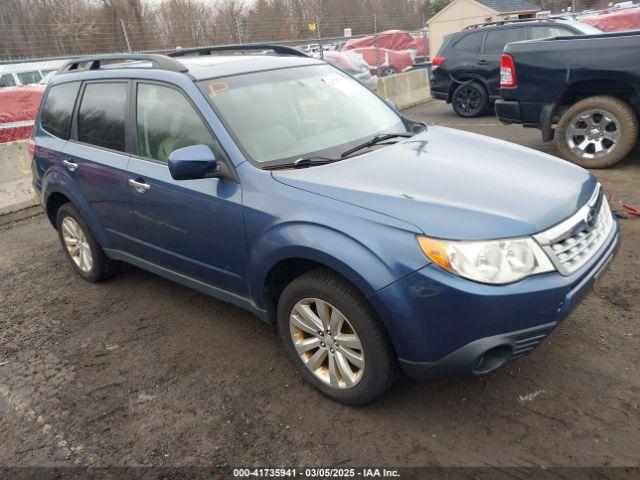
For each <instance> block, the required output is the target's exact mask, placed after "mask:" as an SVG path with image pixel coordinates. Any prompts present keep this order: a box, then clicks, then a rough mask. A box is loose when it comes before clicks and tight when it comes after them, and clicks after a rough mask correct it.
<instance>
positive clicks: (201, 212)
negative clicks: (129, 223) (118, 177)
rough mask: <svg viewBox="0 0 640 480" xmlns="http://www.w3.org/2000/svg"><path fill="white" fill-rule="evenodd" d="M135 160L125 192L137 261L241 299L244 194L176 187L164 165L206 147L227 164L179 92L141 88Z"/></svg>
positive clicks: (226, 184)
mask: <svg viewBox="0 0 640 480" xmlns="http://www.w3.org/2000/svg"><path fill="white" fill-rule="evenodd" d="M134 116H135V134H134V135H132V137H133V138H135V139H136V141H135V146H134V147H135V151H136V152H137V155H134V156H132V158H131V161H130V162H129V182H130V185H129V191H130V193H131V199H132V202H131V203H132V209H133V214H134V219H135V223H136V225H137V237H138V239H139V240H140V241H141V242H143V243H142V244H141V245H140V246H139V247H138V252H137V254H138V255H139V256H141V257H142V258H144V259H146V260H148V261H151V262H154V263H156V264H158V265H161V266H163V267H165V268H169V269H171V270H174V271H178V272H180V273H183V274H185V275H189V276H192V277H196V278H198V279H199V280H201V281H204V282H206V283H209V284H211V285H215V286H217V287H219V288H222V289H225V290H228V291H232V292H234V293H237V294H240V295H246V294H247V293H248V284H247V282H246V278H247V275H246V269H247V249H246V241H245V237H244V221H243V210H242V192H241V189H240V185H238V184H237V183H234V182H231V181H226V180H220V179H217V178H202V179H198V180H180V181H177V180H174V179H173V178H172V177H171V174H170V173H169V167H168V158H169V156H170V155H171V153H172V152H173V151H175V150H176V149H178V148H183V147H187V146H190V145H206V146H208V147H209V148H210V149H211V151H212V152H213V153H214V155H215V157H216V159H217V160H218V161H219V162H226V163H227V164H228V163H229V162H228V160H227V159H226V156H225V153H224V151H223V150H222V148H221V146H220V144H219V142H218V141H217V140H216V139H215V137H214V136H213V134H212V132H211V131H210V129H209V128H208V127H207V125H206V123H205V122H204V121H203V119H202V116H201V115H200V113H199V112H198V110H197V109H196V107H195V106H194V105H193V104H192V103H191V102H190V101H189V100H188V97H187V96H186V95H184V93H183V92H182V91H180V90H178V89H177V88H174V87H170V86H167V85H164V84H158V83H147V82H138V83H137V85H136V95H135V115H134Z"/></svg>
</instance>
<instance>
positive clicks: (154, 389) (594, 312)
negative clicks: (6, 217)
mask: <svg viewBox="0 0 640 480" xmlns="http://www.w3.org/2000/svg"><path fill="white" fill-rule="evenodd" d="M407 113H408V114H409V115H410V116H412V117H417V118H421V119H425V120H427V121H429V122H432V123H438V124H445V125H450V126H452V127H455V128H461V129H464V130H470V131H474V132H478V133H482V134H486V135H491V136H495V137H499V138H503V139H507V140H511V141H514V142H517V143H520V144H523V145H527V146H530V147H533V148H536V149H540V150H544V151H547V152H550V153H553V152H554V149H553V146H552V145H548V144H543V143H542V142H541V140H540V135H539V132H538V131H537V130H531V129H523V128H521V127H520V126H510V127H506V126H502V125H500V124H499V123H498V122H497V121H496V120H495V119H494V118H492V117H484V118H479V119H473V120H463V119H460V118H458V117H456V116H454V115H453V113H452V112H451V110H450V108H449V107H448V106H446V105H444V104H442V103H440V102H431V103H428V104H426V105H422V106H419V107H416V108H414V109H412V110H410V111H408V112H407ZM452 161H454V159H452ZM594 173H595V174H596V175H597V176H598V178H599V179H600V180H601V181H602V182H603V183H604V184H605V185H606V187H607V188H608V189H609V190H610V191H611V193H612V194H613V201H614V203H615V202H617V201H618V200H624V201H627V202H629V203H634V204H636V205H639V204H640V155H637V154H636V155H635V157H634V158H632V159H631V160H629V161H626V162H625V163H624V164H622V165H619V166H616V167H614V168H611V169H609V170H605V171H597V172H594ZM621 225H622V237H623V244H622V247H621V250H620V252H619V255H618V257H617V258H616V260H615V262H614V263H613V265H612V267H611V269H610V271H609V272H608V274H607V275H606V277H605V279H604V281H603V282H602V284H601V286H600V288H599V290H598V291H596V292H594V293H593V294H592V295H590V296H589V297H588V298H587V299H586V300H585V302H584V303H583V304H582V305H581V306H580V307H579V308H578V309H577V310H576V311H575V312H574V313H573V314H572V315H571V316H570V317H569V318H568V319H567V320H566V321H565V322H564V323H563V324H561V325H560V326H559V327H558V328H557V329H556V331H555V332H554V333H553V335H551V337H550V339H549V340H548V341H547V342H545V343H544V344H543V345H542V346H541V347H540V348H539V349H537V350H536V351H535V352H534V353H533V354H532V355H530V356H528V357H524V358H522V359H519V360H516V361H514V362H511V363H509V364H507V365H506V366H505V367H503V368H501V369H499V370H498V371H496V372H494V373H491V374H489V375H487V376H484V377H478V378H456V379H444V380H438V381H430V382H428V381H419V380H413V379H408V378H403V379H401V380H400V381H399V383H398V384H397V385H396V386H395V387H394V388H393V389H392V390H391V391H390V392H389V393H388V394H387V395H386V396H384V397H383V398H382V399H381V400H380V401H378V402H376V403H375V404H373V405H369V406H366V407H361V408H350V407H345V406H341V405H338V404H335V403H332V402H331V401H329V400H327V399H325V398H324V397H322V396H321V395H320V394H318V393H316V391H315V390H314V389H313V388H311V387H310V386H308V385H305V384H303V383H302V380H301V377H300V376H299V375H298V374H296V373H295V371H294V369H293V368H292V367H291V366H290V365H289V363H288V362H287V359H286V358H285V355H284V353H283V351H282V350H281V348H280V346H279V344H278V339H277V337H276V334H275V329H274V328H273V327H270V326H268V325H265V324H263V323H261V322H260V321H259V320H258V319H256V318H254V317H253V316H251V315H250V314H249V313H247V312H245V311H243V310H240V309H238V308H236V307H233V306H231V305H227V304H224V303H222V302H219V301H217V300H214V299H212V298H209V297H207V296H205V295H203V294H200V293H198V292H195V291H193V290H190V289H188V288H186V287H182V286H180V285H177V284H174V283H171V282H169V281H167V280H164V279H162V278H160V277H157V276H155V275H153V274H150V273H147V272H144V271H142V270H139V269H137V268H133V267H128V268H126V270H125V271H123V272H122V273H121V274H120V275H119V276H117V277H116V278H114V279H112V280H111V281H108V282H105V283H102V284H97V285H94V284H89V283H86V282H84V281H82V280H81V279H80V278H79V277H78V276H77V275H76V274H74V272H73V271H72V269H71V267H70V266H69V265H68V264H67V260H66V258H65V257H64V255H63V252H62V250H61V247H60V245H59V243H58V239H57V237H56V234H55V232H54V230H53V229H52V228H51V226H50V225H49V224H48V222H47V221H46V220H45V218H44V216H43V215H37V216H34V217H32V218H28V219H23V220H20V221H17V222H13V223H10V224H7V225H4V226H3V227H0V295H1V303H0V464H1V465H4V466H34V465H57V466H66V465H78V464H81V465H95V466H107V465H109V466H113V465H120V466H123V465H170V466H203V465H206V466H216V465H222V466H250V465H252V466H348V465H353V466H397V467H399V466H447V465H462V466H483V465H499V466H517V467H524V468H525V469H526V468H537V467H540V466H543V467H549V466H557V465H580V466H587V465H589V466H591V465H598V466H608V465H617V466H621V465H622V466H636V467H637V466H640V410H639V405H640V325H639V323H640V219H638V220H623V221H622V223H621Z"/></svg>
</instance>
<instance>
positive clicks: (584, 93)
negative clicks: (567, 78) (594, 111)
mask: <svg viewBox="0 0 640 480" xmlns="http://www.w3.org/2000/svg"><path fill="white" fill-rule="evenodd" d="M599 95H604V96H609V97H616V98H619V99H620V100H622V101H624V102H626V103H628V104H629V105H631V107H632V108H633V110H634V112H635V114H636V117H639V118H640V86H638V85H634V84H633V83H632V82H631V81H628V80H619V79H610V78H592V79H589V80H578V81H575V82H572V83H570V84H569V85H567V86H566V87H565V89H564V90H563V91H562V93H561V94H560V95H559V96H558V99H557V100H556V102H555V103H554V106H553V109H552V111H551V112H550V115H549V116H550V121H551V123H557V122H558V121H559V120H560V117H561V116H562V114H563V113H564V112H565V111H566V110H568V109H569V108H570V107H571V106H572V105H573V104H575V103H577V102H579V101H580V100H584V99H585V98H589V97H595V96H599Z"/></svg>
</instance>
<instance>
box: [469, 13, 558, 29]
mask: <svg viewBox="0 0 640 480" xmlns="http://www.w3.org/2000/svg"><path fill="white" fill-rule="evenodd" d="M554 20H568V18H566V17H560V16H556V17H546V18H516V19H513V20H498V21H496V22H483V23H476V24H475V25H468V26H466V27H464V28H463V30H473V29H475V28H481V27H492V26H494V25H507V24H509V23H522V22H530V23H536V22H537V23H544V22H552V21H554Z"/></svg>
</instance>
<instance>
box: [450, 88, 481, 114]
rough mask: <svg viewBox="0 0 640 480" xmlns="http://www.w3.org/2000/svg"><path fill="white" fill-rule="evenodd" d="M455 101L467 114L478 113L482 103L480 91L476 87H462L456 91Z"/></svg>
mask: <svg viewBox="0 0 640 480" xmlns="http://www.w3.org/2000/svg"><path fill="white" fill-rule="evenodd" d="M454 101H455V102H456V105H457V107H458V109H459V110H460V111H461V112H464V113H465V114H467V115H471V114H474V113H476V112H477V111H478V110H479V108H480V104H481V103H482V99H481V97H480V93H479V92H478V90H477V89H476V88H474V87H463V88H461V89H460V90H459V91H458V92H457V93H456V98H455V99H454Z"/></svg>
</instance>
